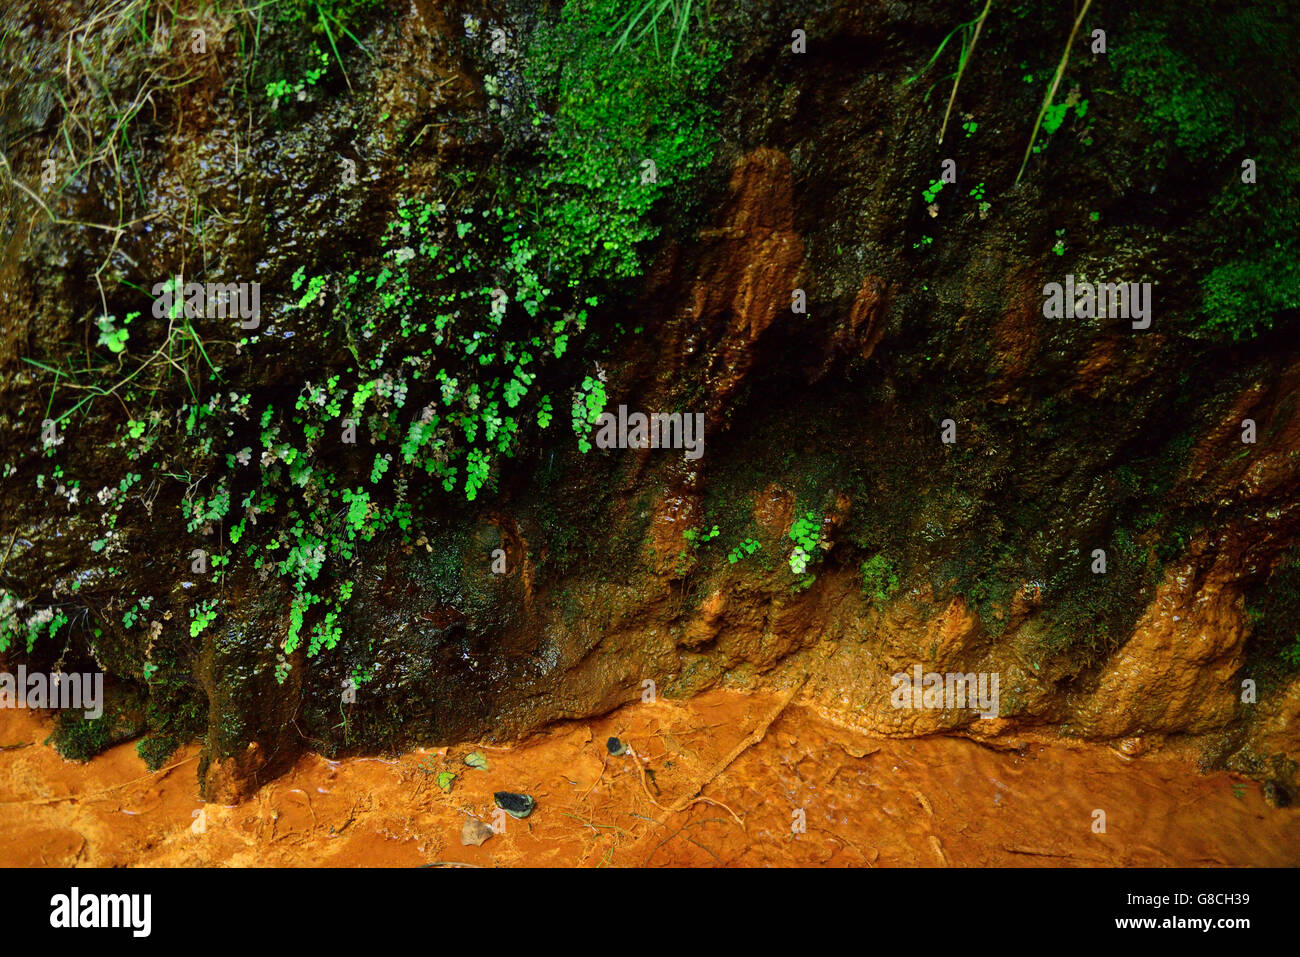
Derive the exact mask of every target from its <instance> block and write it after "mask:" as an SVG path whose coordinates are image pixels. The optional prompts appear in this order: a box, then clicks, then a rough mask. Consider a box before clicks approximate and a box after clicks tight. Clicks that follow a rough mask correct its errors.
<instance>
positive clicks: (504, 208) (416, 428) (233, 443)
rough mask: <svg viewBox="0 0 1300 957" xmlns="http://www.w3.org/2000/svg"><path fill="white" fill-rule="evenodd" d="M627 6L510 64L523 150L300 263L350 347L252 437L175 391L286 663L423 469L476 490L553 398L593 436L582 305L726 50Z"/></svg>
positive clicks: (596, 402)
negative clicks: (520, 95) (518, 94)
mask: <svg viewBox="0 0 1300 957" xmlns="http://www.w3.org/2000/svg"><path fill="white" fill-rule="evenodd" d="M627 6H628V5H627V4H626V3H613V2H609V0H572V2H570V3H568V4H566V6H565V8H564V10H563V12H562V13H561V15H560V17H559V20H558V21H557V22H556V23H554V24H551V25H547V26H543V27H542V28H541V29H540V30H539V31H538V32H537V34H536V35H535V36H534V37H532V39H531V45H530V46H529V48H528V50H527V55H526V57H525V72H526V73H527V75H528V77H529V83H530V87H529V88H530V89H531V90H532V91H533V92H534V93H535V101H534V102H533V103H532V105H531V107H530V109H531V111H532V119H533V120H535V121H536V125H537V127H538V129H539V130H542V133H540V134H539V138H538V139H537V141H536V143H535V155H534V156H533V157H531V158H528V159H527V160H526V161H525V162H522V163H521V162H518V161H517V158H516V159H513V160H511V161H510V162H509V163H507V164H504V165H498V166H494V167H492V168H491V169H489V170H488V171H487V172H486V173H484V174H476V173H474V172H470V171H461V172H459V173H456V174H454V177H453V178H454V181H455V182H454V185H455V190H454V191H453V190H449V191H448V192H449V194H453V195H455V196H457V197H458V200H457V202H456V203H455V204H454V205H448V203H445V202H442V201H440V200H438V199H437V198H435V197H430V196H423V195H417V196H406V197H402V198H399V200H398V202H397V206H396V210H395V213H394V215H393V217H392V219H391V221H390V222H389V224H388V226H387V228H386V230H385V232H384V234H383V236H382V238H381V242H380V246H379V249H378V255H377V256H374V257H372V258H370V259H365V260H359V261H358V262H357V263H356V265H355V267H348V268H346V269H345V270H344V271H342V272H338V271H334V272H328V273H317V274H312V273H310V272H309V271H308V269H307V267H306V266H303V267H301V268H299V269H298V270H297V271H296V272H295V273H294V275H293V276H292V278H291V285H292V292H293V296H292V297H291V299H290V302H289V305H288V308H289V309H290V310H291V311H295V312H296V311H304V312H307V313H309V314H310V316H311V318H312V320H313V321H315V322H316V323H318V324H320V325H321V326H323V327H324V328H325V330H326V334H327V335H329V336H332V337H336V338H337V341H338V345H339V346H340V347H341V348H343V349H346V354H348V355H350V356H351V358H352V360H353V361H352V363H351V364H349V365H347V366H346V367H345V368H341V369H337V370H332V373H325V374H322V375H321V377H320V379H319V380H318V381H315V382H313V381H307V382H305V383H303V384H302V386H301V389H300V391H299V392H298V395H297V397H296V400H295V401H294V404H293V407H292V409H286V408H277V407H276V406H273V405H268V406H267V407H266V408H265V410H264V411H263V413H262V415H261V417H260V419H259V420H257V429H258V438H259V442H260V448H255V447H250V446H248V445H247V444H246V442H245V441H244V440H243V437H242V436H238V435H236V436H234V437H233V440H231V436H230V435H229V433H228V432H227V431H226V430H225V427H224V426H223V425H222V424H221V423H220V422H219V420H220V418H221V416H220V415H219V412H222V411H226V412H230V411H233V412H235V413H236V414H238V415H240V416H244V417H247V405H246V404H245V405H243V406H239V407H237V408H233V409H228V408H225V407H222V408H220V409H219V408H218V407H217V406H214V405H212V404H211V403H207V404H200V403H194V404H193V405H192V406H191V407H190V411H189V417H188V418H187V420H186V422H187V429H188V431H189V433H190V434H191V436H192V437H193V439H194V441H195V442H196V443H198V446H199V451H200V452H202V453H204V454H206V453H209V452H210V453H212V454H214V455H217V454H220V452H221V451H222V450H221V448H220V445H221V443H222V442H223V438H224V440H225V444H226V445H227V446H229V451H226V452H225V461H226V464H227V466H228V468H229V469H230V470H231V471H230V473H229V474H230V478H229V481H227V479H224V478H223V479H222V480H219V481H217V482H216V483H214V485H213V487H211V488H209V489H208V490H207V491H206V492H205V493H202V494H199V495H197V496H196V497H195V498H194V500H193V501H191V502H189V503H187V505H186V508H187V510H188V511H187V519H188V521H189V523H190V527H191V530H195V529H197V528H199V527H215V526H221V525H222V524H223V523H229V522H231V520H232V519H233V518H234V517H235V516H240V517H239V520H238V521H235V522H234V523H233V524H230V525H229V527H228V529H224V530H225V531H226V532H227V534H228V538H229V541H230V543H231V545H232V546H234V547H235V551H234V553H233V554H234V555H235V557H236V559H237V560H248V561H251V562H252V564H253V567H254V568H257V569H267V568H269V569H270V570H272V571H274V572H276V573H277V574H278V575H280V576H281V577H282V578H283V579H285V580H286V581H287V582H288V583H289V585H290V591H291V604H290V610H289V626H288V632H287V636H286V639H285V641H284V643H283V645H282V651H283V655H282V658H281V661H280V663H279V665H278V666H277V669H276V675H277V678H278V679H279V680H281V681H283V680H284V679H285V677H286V676H287V674H288V672H289V669H290V664H289V662H288V660H287V657H288V656H289V655H292V654H293V653H294V652H295V651H296V650H297V649H298V648H299V647H301V646H302V645H303V643H304V640H305V643H306V653H307V655H308V656H309V657H310V656H314V655H316V654H318V653H320V652H321V651H323V650H329V649H332V648H334V647H335V646H336V645H337V644H338V642H339V641H340V640H341V638H342V622H343V620H344V611H345V606H346V604H347V602H348V600H349V599H350V597H351V593H352V581H351V580H350V579H348V578H347V577H346V576H345V575H344V574H342V573H341V570H342V569H344V568H346V567H347V565H349V564H350V563H351V562H353V561H354V560H356V559H357V558H358V557H359V555H360V550H361V549H362V548H363V547H364V545H365V544H366V543H367V542H370V541H373V540H374V539H375V538H376V537H377V536H379V535H382V534H385V533H387V532H390V531H394V532H396V533H397V534H398V535H399V536H401V537H403V538H409V536H410V534H411V531H410V530H411V525H412V522H413V515H414V508H415V506H416V504H417V502H416V499H417V498H418V495H417V493H416V490H420V489H422V488H423V483H421V482H420V479H421V478H423V477H430V478H432V479H433V480H434V481H435V483H436V484H437V485H440V486H441V488H442V489H443V490H444V491H445V492H455V493H457V494H459V495H462V496H463V497H464V499H465V500H467V501H471V502H472V501H474V500H476V499H477V498H478V497H479V496H480V495H481V494H483V493H484V491H485V490H490V489H491V487H492V485H493V483H494V481H495V476H496V474H497V471H498V465H499V463H500V461H501V460H502V459H504V458H509V457H512V456H514V455H516V454H517V453H518V451H519V450H520V448H521V447H522V445H523V443H524V442H525V441H526V436H527V435H528V434H529V433H530V432H531V431H532V428H531V427H532V425H533V424H534V423H535V424H536V426H537V428H538V429H545V428H547V427H548V426H549V425H550V423H551V421H552V419H553V418H554V416H555V413H556V408H557V406H558V407H559V408H560V409H564V408H565V407H566V406H567V407H569V408H570V409H571V415H570V416H569V419H570V422H571V425H572V427H573V430H574V432H575V434H576V436H577V442H578V448H579V450H580V451H582V452H587V451H589V450H590V449H591V444H590V441H589V434H590V429H591V426H592V425H593V424H594V423H595V422H596V421H597V419H598V417H599V416H600V414H601V412H602V411H603V410H604V408H605V405H606V403H607V399H608V396H607V391H606V382H605V376H604V373H602V372H600V371H599V367H598V366H597V369H596V373H595V374H591V373H583V372H579V373H578V374H579V375H581V379H580V381H578V383H577V385H576V387H572V388H570V389H568V390H567V391H568V393H569V394H568V395H567V396H566V395H565V391H563V388H562V383H564V382H565V381H566V380H567V381H568V382H573V381H574V379H573V378H572V372H571V370H572V368H573V367H574V366H580V365H581V364H582V363H583V362H584V360H585V359H586V358H587V356H586V353H587V352H588V351H589V349H590V348H591V342H590V340H589V338H588V335H587V327H588V316H589V312H590V310H592V309H593V308H594V307H596V306H597V305H598V304H599V303H600V302H601V300H602V297H603V296H604V295H605V290H607V289H608V288H610V286H611V285H612V284H614V283H616V282H618V281H619V280H622V279H625V278H627V277H630V276H634V275H636V274H637V273H639V271H640V269H641V267H642V261H641V258H640V257H641V255H642V251H641V249H640V248H639V247H640V246H641V245H642V244H643V243H644V242H645V241H646V240H648V239H650V238H652V237H654V236H655V235H656V234H657V233H658V231H659V228H660V226H659V223H658V222H657V221H656V220H655V218H654V217H653V215H652V213H653V207H654V206H655V205H656V203H658V202H660V201H661V200H662V199H663V197H664V196H665V195H667V193H668V192H669V191H673V192H680V191H681V188H682V187H683V186H684V185H686V184H687V183H689V182H690V180H691V179H692V178H693V177H694V176H696V175H697V174H698V173H699V172H700V170H701V169H702V168H703V167H704V165H705V164H707V163H708V162H709V160H710V158H711V156H712V149H713V136H712V134H711V132H710V131H711V129H712V118H713V117H712V111H711V109H710V108H709V107H708V105H707V102H706V97H705V93H706V91H707V89H708V88H709V87H710V85H711V83H712V81H713V79H714V77H715V75H716V73H717V71H718V69H719V68H720V67H721V65H722V63H723V61H724V59H725V55H724V54H723V52H722V49H721V46H720V45H719V43H718V41H717V40H716V39H715V38H712V37H711V36H710V35H709V33H708V31H707V30H706V29H704V25H705V20H704V18H703V14H702V11H696V12H694V13H689V12H687V11H685V10H683V11H681V13H682V15H684V16H689V17H691V18H692V23H693V24H694V25H695V26H696V27H697V28H698V29H692V30H689V31H687V30H685V29H679V30H678V31H677V33H676V41H675V44H674V46H675V50H674V51H669V50H667V49H659V48H657V47H656V44H655V42H654V30H653V29H651V30H650V31H649V32H647V31H646V30H645V29H644V27H640V28H637V29H636V30H631V31H629V30H628V29H627V26H628V21H627V20H625V19H624V14H625V12H626V9H627ZM300 7H301V9H302V11H303V14H302V15H303V17H304V18H305V19H306V20H311V19H312V18H313V17H316V18H317V19H321V18H323V19H322V22H323V23H325V24H326V25H328V24H329V23H331V22H333V21H332V20H330V18H329V15H328V14H327V12H326V11H323V10H321V9H320V7H319V5H317V4H313V3H303V4H300ZM675 22H676V24H677V26H678V27H679V28H681V27H683V21H682V20H681V19H680V17H679V18H678V19H677V20H676V21H675ZM664 23H665V24H666V23H667V21H666V20H665V21H664ZM620 24H622V26H621V27H620ZM286 89H287V88H286ZM280 92H284V91H283V90H281V91H280ZM548 111H549V112H548ZM644 160H651V161H652V162H653V164H654V166H655V167H656V172H657V175H656V176H654V177H647V176H646V175H645V167H644V166H643V161H644ZM246 344H250V345H251V343H246ZM556 385H561V390H556V388H555V387H556ZM349 430H351V433H352V436H353V438H356V441H357V444H358V445H359V444H360V443H361V442H364V443H366V446H367V448H368V449H371V450H370V451H368V452H367V455H366V458H365V462H364V468H358V467H357V466H356V465H355V464H349V458H350V457H349V456H348V455H347V454H344V455H343V456H342V457H341V458H340V456H339V451H340V436H346V435H347V434H348V433H349ZM223 432H224V433H225V435H224V436H223ZM357 437H359V438H357ZM351 441H353V440H352V439H348V438H344V439H343V442H344V443H347V442H351ZM241 445H242V446H243V447H242V448H241V447H240V446H241ZM347 449H348V446H347V445H346V444H345V445H343V446H342V450H343V451H344V452H345V453H346V451H347ZM352 457H354V456H352ZM254 460H255V462H254ZM250 465H251V467H250V468H248V469H247V470H246V471H241V470H242V469H243V468H244V467H245V466H250ZM258 466H260V468H259V467H258ZM716 534H717V531H716V529H715V530H714V531H713V532H712V533H711V534H710V533H706V534H704V535H703V536H702V537H701V538H700V539H699V540H698V541H693V542H692V544H693V545H694V546H695V547H698V546H699V544H702V543H703V542H706V541H708V540H709V539H710V538H711V537H713V535H716ZM688 541H691V540H690V539H689V538H688ZM339 579H342V580H339ZM331 582H335V583H334V584H331ZM202 607H203V606H200V612H199V613H200V614H202V613H203V612H202ZM199 620H200V619H198V618H196V623H197V622H198V621H199ZM204 624H206V622H204ZM359 677H360V678H362V679H364V677H365V675H360V676H359Z"/></svg>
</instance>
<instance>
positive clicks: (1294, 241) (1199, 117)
mask: <svg viewBox="0 0 1300 957" xmlns="http://www.w3.org/2000/svg"><path fill="white" fill-rule="evenodd" d="M1131 27H1132V29H1127V30H1125V31H1124V32H1123V34H1122V35H1121V36H1120V37H1119V38H1118V42H1117V43H1116V44H1115V46H1114V49H1113V51H1112V58H1111V59H1112V63H1113V64H1114V66H1115V68H1116V69H1117V70H1118V71H1119V75H1120V79H1121V83H1122V85H1123V88H1124V90H1125V92H1127V93H1129V94H1130V95H1132V96H1134V97H1136V98H1138V99H1139V100H1141V101H1142V103H1143V106H1144V110H1143V112H1142V118H1143V120H1144V121H1145V122H1146V123H1147V124H1148V125H1149V126H1150V127H1151V129H1152V131H1153V132H1154V133H1155V134H1157V135H1158V136H1160V137H1162V140H1163V141H1166V142H1169V143H1172V145H1173V146H1174V147H1176V148H1177V149H1178V150H1181V151H1182V152H1183V154H1184V155H1185V156H1187V157H1188V158H1189V159H1191V160H1192V161H1194V162H1197V163H1199V164H1201V165H1202V166H1206V167H1208V168H1209V169H1211V170H1213V171H1215V172H1216V173H1217V175H1218V176H1219V177H1220V182H1221V183H1222V186H1221V187H1220V189H1219V191H1218V192H1217V193H1216V194H1215V195H1214V197H1213V199H1212V201H1211V202H1212V211H1213V215H1211V216H1209V217H1206V223H1205V226H1206V229H1207V230H1210V231H1212V237H1211V238H1212V241H1213V245H1214V256H1213V258H1214V259H1215V260H1216V261H1217V262H1218V263H1219V265H1217V266H1215V267H1214V268H1213V269H1211V270H1210V271H1209V272H1208V273H1207V274H1206V275H1205V276H1204V277H1203V278H1202V280H1201V288H1202V301H1201V314H1200V318H1199V329H1200V330H1201V331H1203V332H1205V333H1208V334H1211V335H1214V336H1220V337H1225V338H1231V339H1237V340H1240V339H1250V338H1253V337H1255V336H1257V335H1259V334H1261V333H1263V332H1265V331H1267V330H1269V329H1271V328H1273V326H1274V325H1275V323H1276V322H1277V321H1278V319H1279V317H1280V316H1282V315H1283V314H1284V313H1294V311H1295V310H1297V309H1300V237H1298V236H1297V233H1296V229H1295V223H1296V222H1297V220H1300V192H1297V190H1295V189H1294V184H1295V183H1296V182H1298V181H1300V155H1297V153H1296V150H1295V143H1296V141H1297V139H1300V119H1298V118H1297V113H1296V110H1295V103H1296V101H1297V99H1300V82H1298V80H1297V77H1296V73H1295V70H1294V69H1293V68H1292V60H1293V58H1294V52H1295V48H1296V45H1297V43H1300V22H1298V21H1297V19H1296V18H1295V17H1294V16H1293V15H1291V12H1290V11H1287V10H1286V9H1284V8H1283V7H1280V6H1278V5H1276V4H1272V3H1268V2H1265V0H1247V2H1244V3H1240V4H1235V5H1233V6H1231V7H1228V8H1225V7H1223V6H1222V5H1216V4H1213V3H1209V2H1207V0H1191V2H1189V4H1188V5H1187V6H1186V8H1185V9H1183V8H1179V9H1171V10H1168V11H1162V12H1156V11H1152V12H1151V15H1150V16H1147V15H1146V14H1145V13H1144V14H1143V15H1142V16H1141V17H1140V18H1137V17H1135V18H1134V22H1133V23H1132V24H1131ZM1247 158H1249V159H1253V160H1254V161H1255V163H1256V164H1257V169H1258V180H1259V181H1258V183H1257V184H1250V183H1244V182H1242V179H1241V173H1242V165H1241V164H1242V161H1243V160H1244V159H1247Z"/></svg>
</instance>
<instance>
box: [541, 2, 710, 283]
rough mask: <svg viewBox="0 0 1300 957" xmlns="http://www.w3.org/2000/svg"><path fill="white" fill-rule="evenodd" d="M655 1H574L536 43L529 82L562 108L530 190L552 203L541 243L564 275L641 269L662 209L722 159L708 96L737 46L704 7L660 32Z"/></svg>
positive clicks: (556, 113)
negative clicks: (716, 151)
mask: <svg viewBox="0 0 1300 957" xmlns="http://www.w3.org/2000/svg"><path fill="white" fill-rule="evenodd" d="M643 6H646V5H645V4H629V3H626V2H620V0H570V2H568V3H566V4H565V6H564V10H563V12H562V13H561V15H560V18H559V21H558V22H557V23H555V24H554V25H549V26H544V27H543V28H542V29H540V30H539V31H538V32H537V34H536V36H535V37H534V39H533V42H532V45H531V47H530V49H529V53H528V67H527V74H528V77H529V80H530V81H531V82H532V83H533V84H534V86H535V87H536V88H537V89H538V91H539V93H540V98H541V99H542V101H543V102H552V101H553V102H554V103H555V108H554V116H553V120H552V128H551V131H550V134H549V138H548V140H547V144H546V148H545V150H544V155H543V162H542V167H541V175H540V176H539V177H538V179H537V180H536V181H535V182H533V183H529V184H526V186H525V189H524V191H523V192H524V193H525V194H526V195H528V196H531V197H532V198H535V199H536V200H538V201H539V202H541V203H544V204H545V205H544V207H543V208H542V211H541V223H540V234H539V239H540V245H541V246H542V247H543V248H546V249H548V250H550V251H551V254H552V255H553V257H554V262H555V264H556V266H558V268H559V269H560V270H561V271H562V273H564V274H568V275H577V276H582V275H588V276H605V277H628V276H635V275H638V274H639V273H640V271H641V265H642V263H641V254H640V249H639V247H640V246H641V244H643V243H644V242H645V241H646V240H649V239H653V238H654V237H655V236H656V235H658V233H659V224H658V223H657V222H656V221H655V220H653V219H652V218H650V217H649V215H648V214H649V213H650V210H651V208H652V207H653V206H654V205H655V203H656V202H657V201H659V200H660V198H661V197H666V196H673V195H681V194H682V193H683V191H684V187H689V186H690V184H691V183H692V181H693V180H694V179H695V177H696V176H697V175H698V174H699V173H700V171H701V170H702V169H703V168H704V167H705V166H706V165H707V164H708V163H709V161H710V159H711V158H712V155H713V148H714V141H715V139H716V133H715V132H714V127H715V122H716V110H714V108H713V107H712V106H711V105H710V104H709V101H708V93H709V90H710V88H711V86H712V84H713V80H714V78H715V77H716V76H717V74H718V72H719V71H720V70H721V68H722V66H723V64H724V63H725V62H726V60H727V57H728V55H729V54H728V51H727V48H726V46H725V44H724V43H723V41H722V39H721V38H720V37H719V36H718V35H717V34H716V32H714V31H711V30H710V29H709V21H708V17H707V14H706V13H705V12H704V10H705V7H704V6H703V5H697V6H696V7H695V10H694V12H691V11H690V9H689V5H686V7H687V9H686V11H685V12H680V13H678V12H677V11H675V10H674V16H675V20H674V22H673V23H671V24H670V23H669V22H668V21H667V18H666V17H664V18H661V20H660V22H658V23H657V24H656V25H655V27H654V28H651V29H650V30H648V31H647V30H646V29H645V27H646V24H647V22H648V20H647V19H645V18H642V19H640V20H639V21H635V22H634V18H635V16H636V14H637V13H639V12H640V11H639V9H638V8H639V7H643ZM656 6H657V5H656ZM669 30H671V31H672V35H671V36H669V35H668V31H669ZM678 30H680V31H681V32H680V33H678ZM537 122H538V123H544V122H545V120H544V119H543V118H542V117H539V118H538V120H537ZM649 164H653V165H652V166H651V165H649ZM525 202H526V204H527V200H525Z"/></svg>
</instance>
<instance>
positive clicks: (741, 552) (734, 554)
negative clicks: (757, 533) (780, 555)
mask: <svg viewBox="0 0 1300 957" xmlns="http://www.w3.org/2000/svg"><path fill="white" fill-rule="evenodd" d="M760 548H762V545H760V544H759V541H758V539H756V538H747V539H745V540H744V541H743V542H741V543H740V544H739V545H737V546H736V547H735V548H733V549H732V550H731V551H729V552H728V553H727V561H728V562H730V563H731V564H732V565H734V564H736V562H738V561H740V560H741V559H743V558H748V557H749V556H750V555H752V554H754V552H756V551H758V550H759V549H760Z"/></svg>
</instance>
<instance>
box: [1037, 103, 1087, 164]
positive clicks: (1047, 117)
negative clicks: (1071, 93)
mask: <svg viewBox="0 0 1300 957" xmlns="http://www.w3.org/2000/svg"><path fill="white" fill-rule="evenodd" d="M1071 110H1073V111H1074V116H1075V119H1076V120H1082V119H1083V118H1084V117H1086V116H1087V115H1088V101H1087V100H1086V99H1075V98H1073V97H1067V98H1066V99H1065V100H1063V101H1061V102H1060V103H1051V104H1049V105H1048V107H1047V109H1046V110H1044V111H1043V123H1042V126H1041V127H1040V130H1041V132H1042V133H1044V134H1045V135H1047V136H1051V135H1052V134H1053V133H1055V132H1056V131H1057V130H1059V129H1060V128H1061V125H1062V124H1063V123H1064V122H1065V118H1066V117H1067V116H1068V115H1069V113H1070V111H1071ZM1083 137H1084V138H1083V139H1082V140H1081V142H1082V143H1083V145H1084V146H1089V145H1091V144H1092V139H1091V138H1090V137H1089V136H1088V135H1087V133H1084V134H1083ZM1046 148H1047V143H1046V142H1045V141H1044V142H1036V143H1034V152H1035V153H1041V152H1042V151H1043V150H1045V149H1046Z"/></svg>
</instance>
